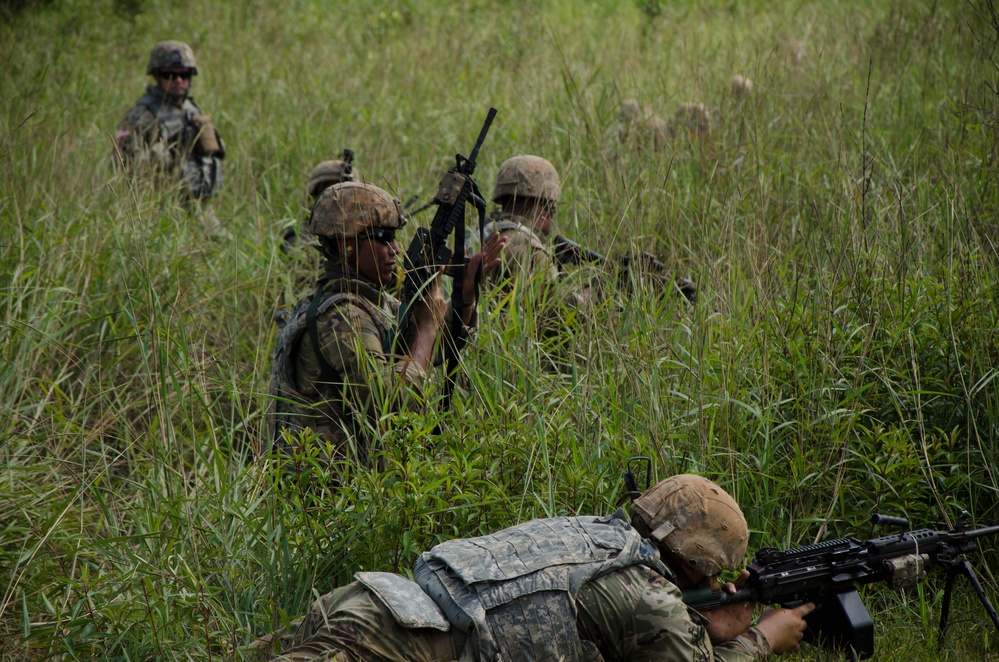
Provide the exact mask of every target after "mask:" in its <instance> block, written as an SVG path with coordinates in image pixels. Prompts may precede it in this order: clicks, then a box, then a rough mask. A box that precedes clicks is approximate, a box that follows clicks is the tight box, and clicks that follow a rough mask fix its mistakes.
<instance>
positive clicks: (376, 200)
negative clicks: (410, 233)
mask: <svg viewBox="0 0 999 662" xmlns="http://www.w3.org/2000/svg"><path fill="white" fill-rule="evenodd" d="M407 220H409V219H408V218H407V217H406V212H405V210H404V209H403V207H402V203H401V202H399V201H398V200H396V199H395V198H393V197H392V196H391V195H390V194H389V193H388V191H385V190H383V189H380V188H378V187H377V186H372V185H371V184H362V183H361V182H341V183H340V184H334V185H333V186H331V187H329V188H328V189H326V190H325V191H323V192H322V193H321V194H320V195H319V199H317V200H316V204H315V205H313V207H312V214H310V215H309V222H308V223H307V224H306V226H305V229H306V230H308V231H309V232H311V233H312V234H314V235H316V236H317V237H320V238H322V237H329V238H336V239H341V238H346V239H349V238H351V237H356V236H357V235H358V233H359V232H360V231H361V230H363V229H365V228H394V229H398V228H401V227H402V226H404V225H405V224H406V221H407Z"/></svg>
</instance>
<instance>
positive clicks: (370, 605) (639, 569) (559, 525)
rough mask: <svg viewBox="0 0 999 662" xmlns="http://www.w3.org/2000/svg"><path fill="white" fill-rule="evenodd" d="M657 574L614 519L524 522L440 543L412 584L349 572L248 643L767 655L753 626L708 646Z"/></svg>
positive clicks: (410, 655) (496, 656)
mask: <svg viewBox="0 0 999 662" xmlns="http://www.w3.org/2000/svg"><path fill="white" fill-rule="evenodd" d="M664 572H665V573H668V572H669V571H668V570H667V569H666V568H665V566H663V565H662V563H661V562H660V561H659V556H658V550H656V549H655V547H654V546H653V545H652V544H651V543H650V542H649V541H647V540H644V539H642V538H641V537H640V536H639V535H638V534H637V532H635V531H634V530H633V529H632V528H631V527H630V526H628V525H627V523H626V522H624V521H623V520H622V519H619V518H618V517H615V516H612V517H606V518H594V517H581V518H570V517H562V518H551V519H547V520H533V521H531V522H527V523H525V524H521V525H518V526H515V527H511V528H510V529H506V530H504V531H500V532H498V533H496V534H493V535H491V536H483V537H481V538H474V539H470V540H452V541H449V542H446V543H442V544H441V545H438V546H437V547H435V548H434V549H432V550H431V551H430V552H427V553H425V554H424V555H423V556H422V557H421V559H420V561H419V562H418V563H417V567H416V579H417V583H418V584H419V586H417V584H416V583H414V582H411V581H409V580H406V579H403V578H401V577H398V576H393V575H388V574H387V573H359V574H358V575H357V577H358V580H359V581H358V582H354V583H352V584H350V585H348V586H346V587H344V588H341V589H337V590H336V591H333V592H332V593H328V594H326V595H324V596H323V597H322V598H320V600H318V601H317V602H316V603H315V604H314V605H313V607H312V609H311V611H310V613H309V615H308V616H307V617H306V618H305V619H304V620H303V621H301V622H299V623H297V624H295V626H294V628H293V630H292V632H291V633H279V634H277V635H272V636H268V637H264V638H263V639H260V640H258V641H257V642H255V643H254V644H253V645H252V646H251V648H254V649H257V650H269V649H271V648H272V647H273V646H274V643H275V641H276V642H277V643H278V645H279V647H280V648H281V649H282V650H283V651H284V654H283V655H282V656H278V657H276V658H274V659H275V660H295V661H296V662H302V661H305V660H355V659H357V660H362V659H363V660H421V661H430V660H457V659H460V660H469V661H471V660H563V659H565V660H581V661H596V660H606V661H608V662H609V661H612V660H621V661H634V662H638V661H639V660H642V661H645V660H650V661H654V660H664V661H665V660H670V661H673V660H691V661H696V662H701V661H705V662H706V661H710V660H713V659H719V660H730V661H736V660H753V659H758V658H762V657H765V656H767V655H768V653H769V646H768V644H767V641H766V639H765V637H763V635H762V633H761V632H760V631H759V630H758V629H757V628H755V627H753V628H750V629H749V630H747V631H746V632H745V633H743V634H742V635H740V636H739V637H737V638H735V639H733V640H732V641H729V642H726V643H724V644H722V645H720V646H718V647H712V645H711V641H710V638H709V636H708V633H707V630H706V629H705V627H704V623H703V621H702V619H701V618H700V617H699V616H698V615H697V614H695V613H692V612H690V611H689V610H688V609H687V608H686V606H685V605H684V604H683V602H682V598H681V594H680V591H679V589H678V588H677V587H676V586H674V585H673V584H672V583H670V582H669V581H667V580H666V578H665V577H664V576H663V574H662V573H664ZM372 575H384V576H385V578H384V579H380V578H372V577H371V576H372ZM393 577H394V578H395V579H392V578H393ZM393 587H398V588H393ZM420 587H422V588H423V590H424V591H425V593H423V594H422V595H420V591H419V588H420ZM427 597H429V598H431V599H432V602H431V603H429V604H428V603H426V598H427ZM407 612H408V613H407ZM442 617H443V618H442Z"/></svg>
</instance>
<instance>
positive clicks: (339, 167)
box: [306, 149, 360, 200]
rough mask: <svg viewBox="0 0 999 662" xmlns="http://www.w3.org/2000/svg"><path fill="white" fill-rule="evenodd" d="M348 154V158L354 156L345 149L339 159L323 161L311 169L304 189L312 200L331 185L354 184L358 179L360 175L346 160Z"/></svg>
mask: <svg viewBox="0 0 999 662" xmlns="http://www.w3.org/2000/svg"><path fill="white" fill-rule="evenodd" d="M348 154H349V155H350V157H353V155H354V153H353V152H351V151H350V150H346V149H345V150H344V151H343V155H342V156H341V157H340V158H338V159H330V160H328V161H323V162H322V163H320V164H319V165H317V166H316V167H315V168H313V169H312V174H310V175H309V183H308V184H307V186H306V188H307V190H308V192H309V196H310V197H311V198H312V199H313V200H315V199H316V198H318V197H319V195H320V194H321V193H322V192H323V191H324V190H326V189H327V188H329V187H330V186H332V185H333V184H339V183H340V182H356V181H357V180H358V179H360V175H359V174H358V172H357V170H356V169H355V168H354V165H353V164H352V163H351V162H350V160H348V158H347V155H348Z"/></svg>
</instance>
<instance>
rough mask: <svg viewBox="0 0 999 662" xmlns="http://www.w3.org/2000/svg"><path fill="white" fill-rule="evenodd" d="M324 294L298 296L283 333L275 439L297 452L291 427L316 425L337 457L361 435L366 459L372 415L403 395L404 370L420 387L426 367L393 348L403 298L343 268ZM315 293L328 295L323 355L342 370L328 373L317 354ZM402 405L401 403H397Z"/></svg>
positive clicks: (277, 354)
mask: <svg viewBox="0 0 999 662" xmlns="http://www.w3.org/2000/svg"><path fill="white" fill-rule="evenodd" d="M328 275H329V276H330V278H329V280H327V281H325V282H323V283H322V285H321V289H320V291H319V292H318V293H317V294H316V295H310V296H308V297H306V298H304V299H302V300H301V301H299V302H298V304H296V306H295V308H294V310H293V311H292V313H291V317H290V319H289V321H288V323H287V324H286V325H285V326H284V327H283V328H282V329H281V332H280V333H279V334H278V340H277V344H276V346H275V348H274V361H273V366H274V367H273V372H272V376H271V387H270V395H271V405H272V412H271V413H272V420H273V423H274V444H275V447H276V448H277V449H278V450H281V451H284V452H286V453H287V452H290V451H291V450H292V449H291V446H290V445H289V437H287V436H286V435H284V434H282V431H283V430H287V431H289V432H290V433H292V434H294V433H298V432H301V431H304V430H307V429H308V430H311V431H312V432H313V433H315V434H317V435H319V437H320V438H321V439H322V441H324V442H326V444H328V445H329V448H331V449H332V453H333V455H332V456H330V457H327V459H329V460H332V459H336V458H338V457H341V456H343V454H344V453H345V451H346V445H347V442H348V440H350V439H351V438H354V439H355V440H357V441H358V442H360V443H359V444H358V448H357V450H358V452H359V455H360V456H361V459H362V460H363V459H364V457H365V455H366V451H367V448H366V443H364V437H365V435H364V433H363V430H364V425H363V421H364V420H365V418H367V419H369V420H373V419H375V418H376V413H377V411H378V409H379V405H384V402H379V399H380V398H386V397H396V398H401V397H403V396H402V394H401V393H400V392H399V391H400V390H401V389H400V386H401V380H400V375H402V374H404V375H405V379H406V381H407V382H408V383H409V384H411V385H414V386H417V387H419V386H420V385H421V384H422V383H423V381H424V380H425V378H426V373H425V372H424V371H423V369H422V368H420V366H419V365H417V364H416V363H414V362H412V361H408V360H396V359H397V358H398V357H393V356H391V355H390V352H389V350H390V348H389V343H390V342H391V337H392V335H393V334H394V325H395V319H396V316H397V314H398V311H399V305H400V304H399V301H398V300H397V299H396V298H395V297H393V296H391V295H390V294H388V293H386V292H380V291H379V290H378V289H377V288H376V287H375V285H374V284H372V283H370V282H368V281H365V280H362V279H361V278H360V277H358V276H348V275H347V274H346V273H344V272H342V271H333V272H331V273H329V274H328ZM313 296H318V297H320V299H321V301H320V303H319V305H318V309H317V311H316V331H317V333H318V337H319V343H320V347H321V352H322V357H323V359H325V361H326V363H327V364H328V365H329V366H330V367H332V368H333V370H334V372H335V373H336V375H335V379H334V380H333V381H329V380H327V379H324V376H323V375H324V367H323V363H322V360H321V359H320V358H319V357H318V356H317V355H316V353H315V351H314V348H313V344H312V342H311V337H310V334H309V331H308V328H307V327H308V324H307V313H308V309H309V306H310V305H311V304H312V301H313ZM397 409H398V407H393V410H397Z"/></svg>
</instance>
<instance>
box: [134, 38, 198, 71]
mask: <svg viewBox="0 0 999 662" xmlns="http://www.w3.org/2000/svg"><path fill="white" fill-rule="evenodd" d="M181 68H184V69H190V70H191V74H193V75H196V74H197V73H198V63H197V61H196V60H195V59H194V51H192V50H191V47H190V46H188V45H187V44H185V43H184V42H182V41H173V40H169V41H161V42H160V43H158V44H156V45H155V46H153V50H152V52H151V53H150V54H149V64H147V65H146V73H147V74H149V75H154V74H155V73H156V72H157V71H159V70H160V69H181Z"/></svg>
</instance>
